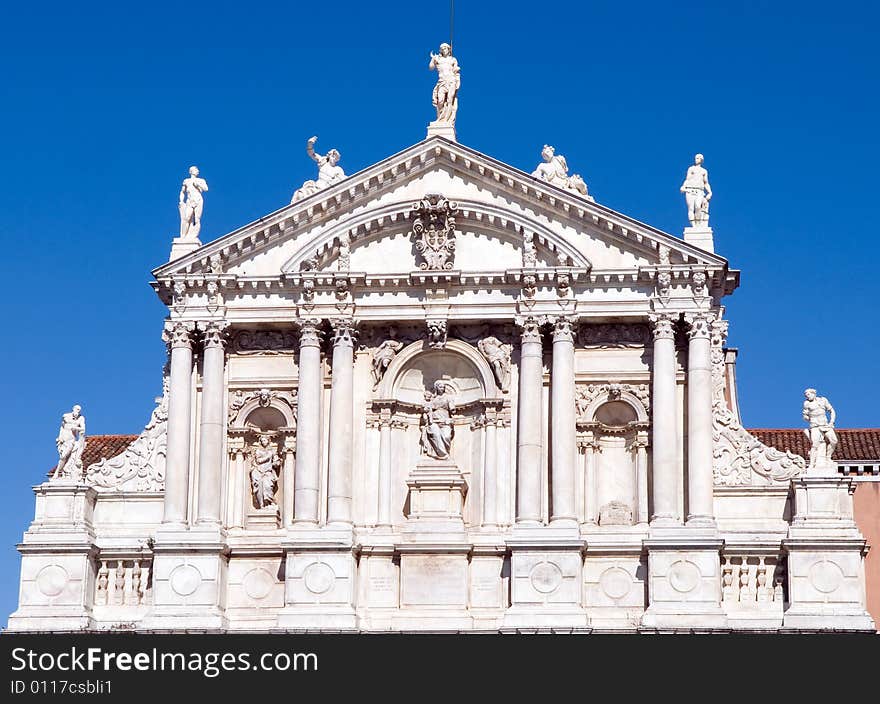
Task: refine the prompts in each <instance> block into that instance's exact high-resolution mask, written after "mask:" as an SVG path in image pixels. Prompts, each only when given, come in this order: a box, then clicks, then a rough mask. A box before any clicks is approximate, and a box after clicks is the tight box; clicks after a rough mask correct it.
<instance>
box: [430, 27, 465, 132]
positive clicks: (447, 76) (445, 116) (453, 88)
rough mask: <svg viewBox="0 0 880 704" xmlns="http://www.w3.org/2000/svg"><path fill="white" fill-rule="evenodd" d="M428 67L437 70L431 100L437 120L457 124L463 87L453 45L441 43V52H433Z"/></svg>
mask: <svg viewBox="0 0 880 704" xmlns="http://www.w3.org/2000/svg"><path fill="white" fill-rule="evenodd" d="M428 69H429V70H431V71H434V70H436V71H437V85H436V86H434V92H433V94H432V96H431V102H432V103H433V104H434V107H435V108H436V109H437V122H443V123H446V124H449V125H455V113H456V112H457V111H458V89H459V88H460V87H461V69H460V68H459V66H458V59H456V58H455V57H454V56H453V55H452V47H451V46H449V44H447V43H446V42H444V43H443V44H441V45H440V53H439V54H435V53H434V52H433V51H432V52H431V62H430V63H429V64H428Z"/></svg>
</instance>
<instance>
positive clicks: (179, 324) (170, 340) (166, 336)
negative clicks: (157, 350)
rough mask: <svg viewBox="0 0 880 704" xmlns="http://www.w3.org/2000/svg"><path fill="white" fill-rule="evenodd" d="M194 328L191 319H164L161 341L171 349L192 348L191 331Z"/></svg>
mask: <svg viewBox="0 0 880 704" xmlns="http://www.w3.org/2000/svg"><path fill="white" fill-rule="evenodd" d="M194 330H195V324H194V323H193V322H192V321H189V320H187V321H183V320H177V321H172V320H166V321H165V327H164V328H163V329H162V341H163V342H165V344H167V345H168V346H169V347H171V349H175V348H178V347H184V348H186V349H192V345H193V339H192V333H193V331H194Z"/></svg>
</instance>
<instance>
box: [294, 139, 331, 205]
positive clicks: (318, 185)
mask: <svg viewBox="0 0 880 704" xmlns="http://www.w3.org/2000/svg"><path fill="white" fill-rule="evenodd" d="M317 141H318V138H317V137H310V138H309V141H308V142H306V153H307V154H308V155H309V158H311V159H312V160H313V161H314V162H315V163H316V164H317V165H318V178H317V180H315V181H312V180H309V181H306V182H305V183H304V184H303V185H302V188H298V189H297V190H296V191H295V192H294V194H293V198H291V199H290V202H291V203H296V202H297V201H298V200H302V199H303V198H308V197H309V196H311V195H314V194H315V193H317V192H318V191H320V190H323V189H324V188H327V187H328V186H332V185H333V184H334V183H339V182H340V181H341V180H342V179H344V178H345V171H343V170H342V167H341V166H338V164H339V159H340V154H339V152H338V151H337V150H335V149H331V150H330V151H329V152H327V153H326V154H324V155H322V154H318V153H317V152H316V151H315V142H317Z"/></svg>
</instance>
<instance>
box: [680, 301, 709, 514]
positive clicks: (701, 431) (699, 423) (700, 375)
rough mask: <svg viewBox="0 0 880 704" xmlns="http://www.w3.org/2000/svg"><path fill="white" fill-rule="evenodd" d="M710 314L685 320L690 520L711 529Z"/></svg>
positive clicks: (689, 317) (697, 315)
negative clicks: (686, 328) (708, 526)
mask: <svg viewBox="0 0 880 704" xmlns="http://www.w3.org/2000/svg"><path fill="white" fill-rule="evenodd" d="M713 317H714V316H713V315H712V314H711V313H694V314H692V315H688V316H687V317H686V320H687V322H688V323H689V324H690V329H689V330H688V377H687V400H688V407H687V408H688V415H687V417H688V519H687V522H688V523H689V524H703V525H712V524H714V522H715V519H714V513H715V512H714V510H713V506H712V484H713V478H712V360H711V358H710V351H711V345H710V342H709V337H710V335H709V333H710V326H711V324H712V320H713Z"/></svg>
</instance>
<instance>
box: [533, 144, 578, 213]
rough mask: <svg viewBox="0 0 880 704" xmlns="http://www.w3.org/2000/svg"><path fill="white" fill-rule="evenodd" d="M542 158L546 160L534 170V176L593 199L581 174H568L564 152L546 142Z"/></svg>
mask: <svg viewBox="0 0 880 704" xmlns="http://www.w3.org/2000/svg"><path fill="white" fill-rule="evenodd" d="M541 158H542V159H543V160H544V161H543V162H541V163H540V164H538V167H537V168H536V169H535V170H534V171H533V172H532V176H534V177H535V178H537V179H540V180H541V181H546V182H547V183H549V184H552V185H554V186H557V187H559V188H564V189H565V190H567V191H571V192H572V193H576V194H578V195H580V196H583V197H584V198H586V199H587V200H590V201H591V200H593V197H592V196H591V195H590V194H589V191H588V190H587V184H586V183H585V182H584V179H583V178H581V176H580V175H579V174H571V175H570V176H569V174H568V162H566V161H565V157H564V156H562V154H557V153H556V150H555V149H554V148H553V147H551V146H550V145H549V144H545V145H544V148H543V149H542V150H541Z"/></svg>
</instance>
